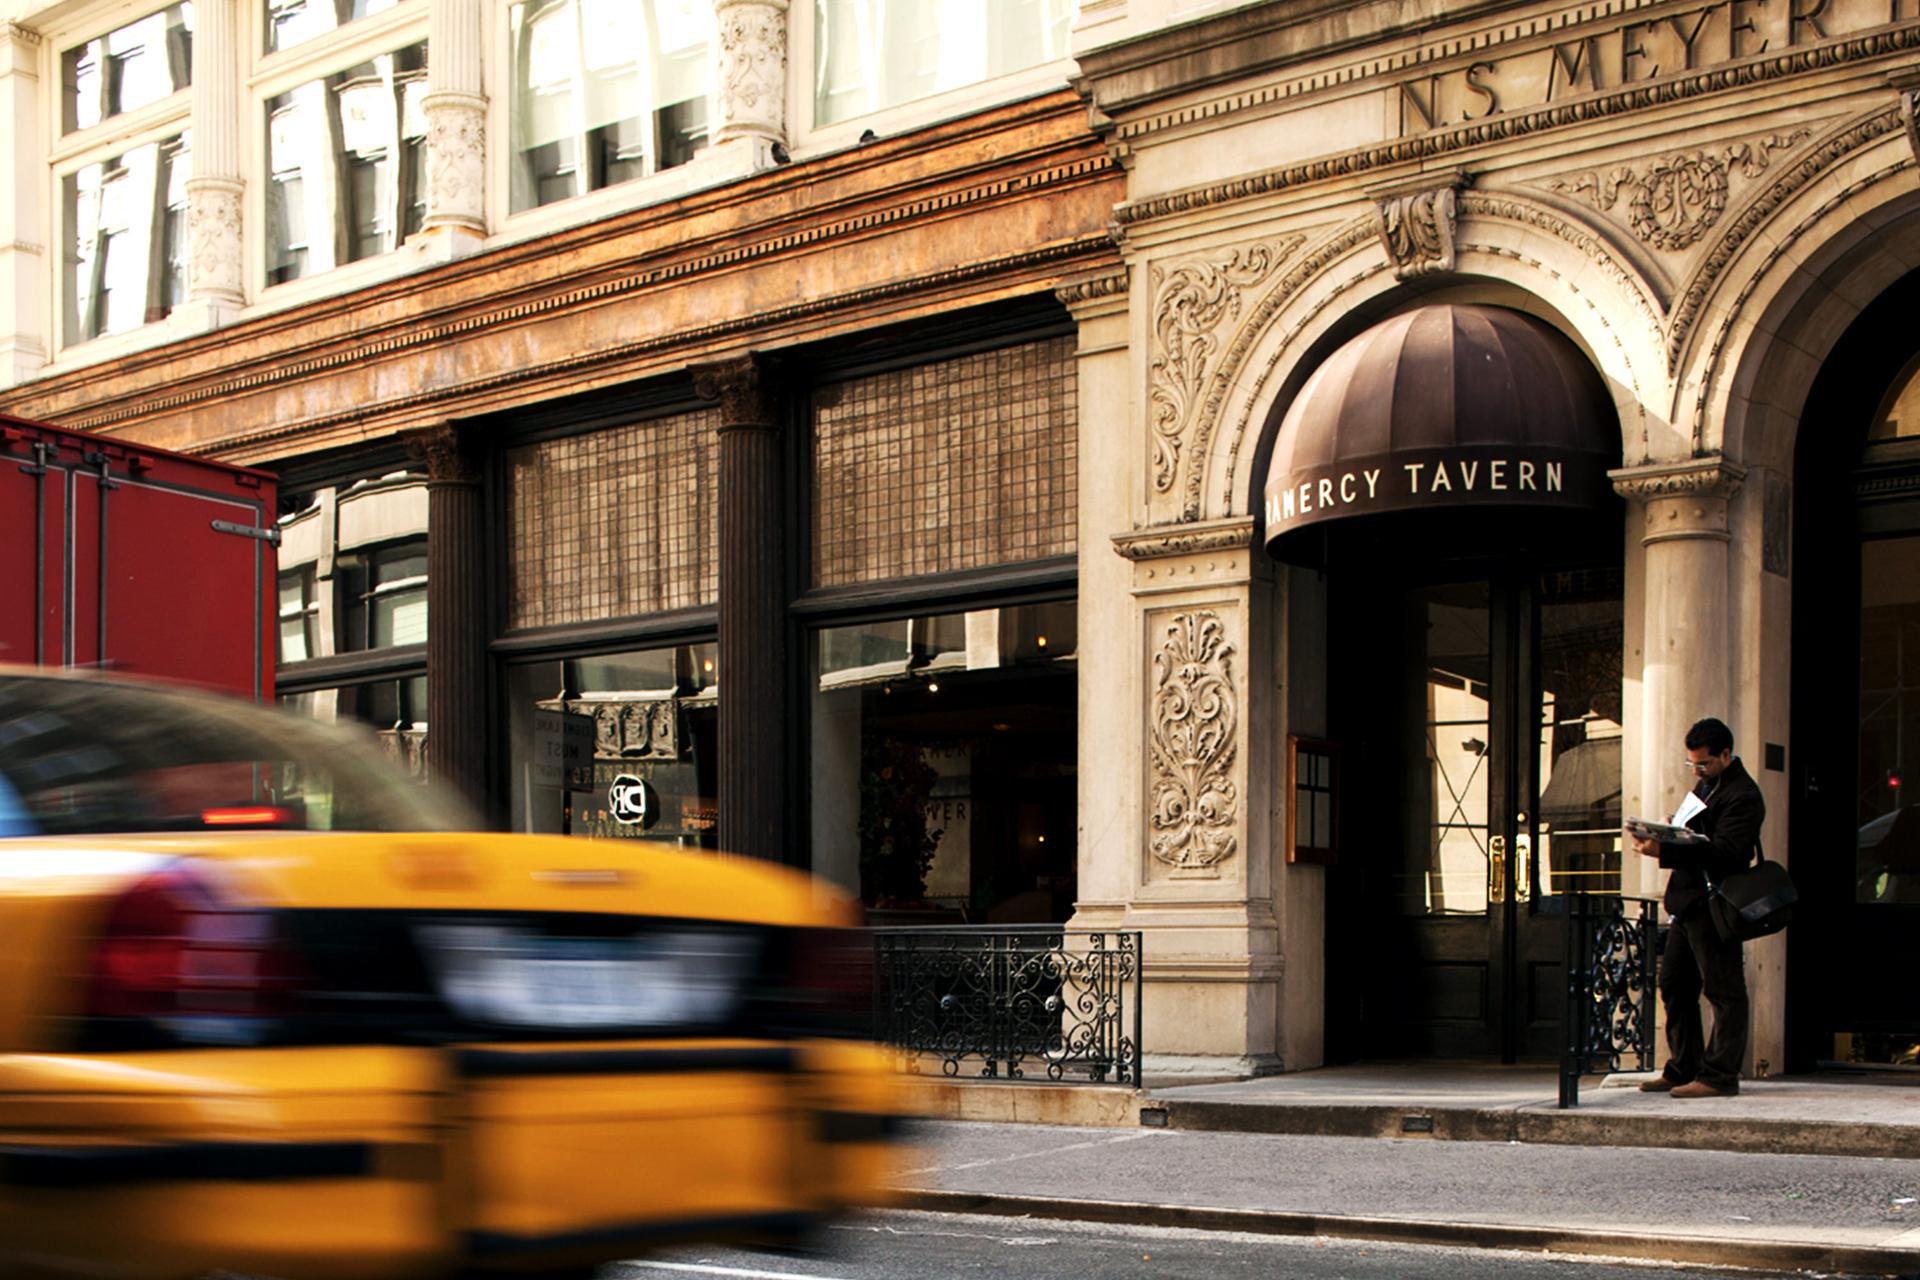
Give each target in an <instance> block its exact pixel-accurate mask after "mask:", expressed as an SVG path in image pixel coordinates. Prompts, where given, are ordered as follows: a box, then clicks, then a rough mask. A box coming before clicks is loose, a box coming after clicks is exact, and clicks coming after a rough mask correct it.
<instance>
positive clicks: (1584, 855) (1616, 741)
mask: <svg viewBox="0 0 1920 1280" xmlns="http://www.w3.org/2000/svg"><path fill="white" fill-rule="evenodd" d="M1623 579H1624V575H1623V574H1622V573H1621V572H1620V571H1619V570H1617V569H1609V570H1586V571H1582V572H1573V573H1552V574H1547V575H1545V576H1544V578H1543V580H1542V581H1541V583H1540V584H1539V609H1540V656H1539V663H1540V740H1539V744H1538V749H1539V755H1538V757H1537V759H1538V761H1539V770H1540V776H1539V786H1540V799H1539V813H1538V815H1537V818H1538V822H1537V828H1536V829H1537V832H1538V834H1537V836H1536V839H1535V849H1536V852H1537V856H1538V858H1539V864H1538V877H1539V882H1540V889H1541V891H1543V892H1545V893H1546V894H1548V895H1549V896H1553V895H1558V894H1565V893H1619V892H1620V888H1621V886H1620V824H1621V822H1622V821H1623V819H1624V815H1623V814H1622V812H1621V807H1620V796H1621V784H1620V776H1621V775H1620V744H1621V735H1622V730H1621V725H1620V718H1621V714H1622V703H1621V693H1620V690H1621V687H1622V685H1621V681H1622V678H1623V675H1622V669H1621V657H1622V651H1623V649H1622V637H1623V636H1624V635H1625V631H1624V629H1623V624H1622V616H1621V615H1622V606H1621V598H1622V591H1623V587H1624V581H1623Z"/></svg>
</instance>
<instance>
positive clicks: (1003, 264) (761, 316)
mask: <svg viewBox="0 0 1920 1280" xmlns="http://www.w3.org/2000/svg"><path fill="white" fill-rule="evenodd" d="M1111 250H1112V241H1111V240H1109V239H1108V238H1107V237H1106V236H1104V235H1100V236H1094V237H1089V238H1088V239H1085V240H1080V241H1070V242H1067V243H1064V244H1059V245H1049V246H1045V247H1043V248H1040V249H1036V250H1033V251H1031V252H1028V253H1023V254H1017V255H1013V256H1010V257H1004V258H994V259H989V260H987V261H983V262H978V263H971V264H969V265H968V266H966V267H959V268H953V269H950V270H946V271H939V272H934V273H931V274H929V275H923V276H915V277H909V278H902V279H899V280H894V281H889V282H888V283H887V284H885V285H881V286H876V287H874V288H869V289H857V290H852V291H850V292H847V293H843V294H830V295H827V296H825V297H821V298H815V299H810V300H809V301H807V302H802V303H796V304H794V305H792V306H789V307H782V308H779V309H777V310H773V311H761V312H758V313H756V314H753V315H746V316H738V317H731V318H728V319H726V320H720V321H716V322H714V323H713V324H709V325H702V326H699V327H696V328H683V329H679V330H676V331H674V332H673V333H670V334H663V335H660V336H658V337H651V338H642V339H637V340H635V341H632V342H626V343H621V344H618V345H615V346H612V347H607V348H603V349H600V350H597V351H591V352H584V353H582V354H580V355H577V356H574V357H572V358H571V359H568V360H563V361H553V362H549V363H546V364H541V365H537V366H531V367H522V368H515V369H508V370H503V371H502V372H499V373H496V374H493V375H491V376H488V377H485V378H478V379H474V380H472V381H468V382H463V383H457V384H452V385H446V386H439V387H433V388H430V389H424V390H421V391H417V392H414V393H413V394H410V395H404V396H396V397H392V398H389V399H386V400H383V401H381V402H380V403H379V404H377V405H355V406H348V407H345V408H343V409H341V410H340V411H339V412H336V413H329V414H323V415H319V416H315V417H311V418H303V419H301V420H299V421H297V422H286V423H281V424H278V425H275V426H272V427H268V428H265V429H263V430H260V431H251V432H246V433H244V434H240V435H233V436H226V437H222V438H220V439H217V440H207V441H204V442H202V443H200V444H198V445H196V447H195V451H196V452H205V453H208V454H209V455H211V456H215V457H227V456H232V455H236V454H245V455H246V456H249V457H263V456H270V455H271V452H272V448H273V446H275V445H276V444H279V443H282V442H288V441H292V440H296V439H301V440H302V441H303V443H306V444H312V443H314V442H313V441H310V440H306V439H305V438H306V437H311V436H314V435H316V434H319V433H324V432H328V431H333V430H337V429H343V428H351V429H353V430H354V431H355V432H356V433H357V434H362V435H364V434H368V433H367V432H366V431H365V428H366V424H367V423H368V421H369V420H370V419H372V418H374V417H376V416H379V417H389V418H394V419H398V420H402V421H410V420H412V419H413V418H414V417H417V416H419V415H421V414H431V413H434V412H447V411H449V410H451V409H454V408H457V407H458V406H460V405H461V403H462V402H463V401H470V400H472V399H474V398H479V397H486V396H490V395H498V394H499V393H502V392H505V391H510V390H513V389H515V388H521V387H540V386H543V385H544V384H559V385H561V386H563V387H564V386H566V385H567V384H571V383H574V382H576V381H579V380H582V379H588V378H591V377H594V376H596V375H610V374H611V373H612V372H614V371H619V370H622V369H630V370H632V371H633V374H634V376H643V375H644V374H645V373H646V372H649V371H650V370H649V369H647V368H646V366H647V365H648V364H649V363H650V362H654V361H657V360H658V359H659V357H660V356H661V355H662V354H664V353H666V352H669V351H677V352H684V353H685V354H686V355H687V357H688V358H689V359H690V360H697V359H699V358H700V357H702V356H704V355H706V354H707V353H709V352H712V351H713V350H714V348H715V347H716V346H722V345H724V346H728V347H732V348H738V347H739V346H740V345H741V341H742V339H743V338H746V337H748V336H749V335H753V334H755V333H756V332H759V331H765V330H777V329H779V328H781V327H782V326H787V325H791V324H794V323H795V322H798V321H804V320H810V319H813V318H816V317H824V316H829V315H832V314H834V313H836V312H841V311H853V310H855V309H858V308H860V307H865V306H873V305H877V304H883V303H886V302H888V301H890V300H895V299H903V298H912V297H915V296H935V295H938V294H939V293H940V292H941V291H943V290H948V289H953V288H956V287H963V286H967V285H971V284H973V283H974V282H977V281H996V282H998V281H1003V280H1007V279H1010V278H1011V279H1018V278H1019V276H1020V275H1021V274H1022V273H1030V272H1035V271H1052V270H1055V269H1057V267H1058V264H1061V263H1065V264H1068V265H1069V266H1071V265H1072V264H1074V263H1077V262H1081V261H1084V260H1086V259H1089V258H1093V257H1096V256H1099V255H1102V254H1104V253H1108V252H1111ZM207 398H210V397H208V396H196V397H194V399H200V400H204V399H207ZM181 402H182V403H184V402H185V401H184V398H183V399H182V401H181ZM169 407H177V405H170V406H169ZM63 425H70V426H74V427H76V428H77V429H81V430H90V429H91V430H97V429H98V428H97V427H92V426H90V425H89V424H88V422H87V420H85V419H76V420H71V421H68V422H65V423H63Z"/></svg>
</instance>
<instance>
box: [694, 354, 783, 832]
mask: <svg viewBox="0 0 1920 1280" xmlns="http://www.w3.org/2000/svg"><path fill="white" fill-rule="evenodd" d="M694 374H695V377H696V380H697V381H696V385H697V386H698V387H699V389H700V392H701V394H702V395H705V396H707V397H708V398H710V399H717V400H718V401H719V402H720V485H719V489H720V493H719V502H720V844H721V847H722V848H724V849H727V850H730V851H731V852H734V853H742V854H748V855H751V856H753V857H757V858H767V859H770V860H773V861H780V860H783V859H784V858H785V857H786V856H787V855H788V854H789V853H790V852H793V850H790V849H789V847H788V846H789V843H790V842H789V841H788V840H787V838H786V816H787V815H786V780H787V767H788V760H787V711H786V709H787V693H788V690H787V644H786V636H787V618H786V607H787V599H786V597H787V591H786V544H785V539H784V537H783V534H784V532H785V523H786V521H785V504H784V502H783V500H782V499H783V495H784V494H785V491H786V489H785V485H784V484H783V483H782V477H781V467H780V444H781V441H780V423H779V412H778V405H777V404H776V403H775V400H774V397H773V396H771V395H770V394H769V393H768V388H767V384H766V378H765V372H764V370H763V369H762V368H761V367H760V364H759V362H758V361H757V360H755V358H754V357H753V356H751V355H746V356H741V357H739V358H737V359H734V360H728V361H725V362H723V363H719V364H711V365H703V366H701V367H699V368H696V369H695V370H694Z"/></svg>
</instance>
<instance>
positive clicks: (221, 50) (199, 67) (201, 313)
mask: <svg viewBox="0 0 1920 1280" xmlns="http://www.w3.org/2000/svg"><path fill="white" fill-rule="evenodd" d="M240 4H241V0H201V3H199V4H196V5H194V7H193V176H192V177H191V178H188V179H187V244H188V255H189V256H188V277H187V302H188V308H187V311H188V315H189V317H190V323H192V324H193V325H194V326H195V327H212V326H214V325H217V324H220V323H222V322H223V321H224V320H225V319H226V318H227V317H228V316H229V315H230V314H231V313H232V312H234V311H236V310H238V309H239V308H240V307H241V306H242V305H243V304H244V303H245V302H246V268H245V257H244V244H243V242H242V240H241V233H240V227H241V221H240V217H241V213H240V210H241V201H242V200H243V198H244V197H245V195H246V191H247V184H246V180H245V178H244V177H242V174H243V172H244V170H243V169H242V168H241V164H240V132H241V129H240V112H241V108H242V107H243V106H244V105H245V95H244V94H243V93H242V92H241V89H240V29H241V22H240Z"/></svg>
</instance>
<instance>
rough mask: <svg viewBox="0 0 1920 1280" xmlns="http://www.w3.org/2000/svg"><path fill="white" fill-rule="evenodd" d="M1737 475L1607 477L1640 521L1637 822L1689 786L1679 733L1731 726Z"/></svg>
mask: <svg viewBox="0 0 1920 1280" xmlns="http://www.w3.org/2000/svg"><path fill="white" fill-rule="evenodd" d="M1745 475H1746V472H1745V470H1744V469H1743V468H1741V467H1739V466H1738V465H1736V464H1734V463H1732V462H1729V461H1728V460H1726V459H1725V458H1722V457H1718V456H1715V457H1708V458H1690V459H1687V460H1686V461H1684V462H1674V463H1654V464H1650V465H1647V466H1639V467H1625V468H1622V469H1621V470H1618V471H1615V472H1613V473H1612V474H1611V478H1612V480H1613V487H1614V491H1615V492H1616V493H1618V494H1620V496H1621V497H1623V498H1626V499H1628V500H1629V501H1630V502H1632V503H1634V504H1635V505H1636V506H1637V507H1638V508H1639V509H1640V511H1641V515H1642V525H1641V534H1640V541H1641V543H1642V545H1643V547H1644V548H1645V551H1644V555H1645V562H1644V568H1643V570H1642V582H1643V590H1642V592H1641V598H1642V599H1643V600H1644V601H1645V604H1644V605H1643V614H1642V631H1641V643H1642V650H1641V651H1642V654H1643V655H1644V659H1643V661H1644V665H1643V668H1642V675H1641V682H1640V698H1641V705H1640V743H1641V749H1640V791H1639V796H1640V803H1641V805H1642V806H1643V810H1642V811H1643V813H1644V815H1645V816H1649V817H1655V818H1665V817H1666V816H1667V815H1668V814H1670V813H1672V812H1673V810H1674V808H1675V807H1676V806H1677V805H1678V804H1679V803H1680V799H1681V795H1682V794H1683V793H1684V792H1685V791H1686V790H1687V789H1688V788H1689V787H1690V786H1691V785H1692V783H1693V779H1692V778H1691V777H1690V776H1689V775H1688V774H1686V773H1685V772H1684V771H1683V770H1681V769H1680V768H1679V767H1678V765H1677V764H1676V763H1675V762H1676V761H1680V760H1683V759H1685V757H1686V749H1685V747H1684V745H1683V742H1684V740H1685V738H1686V733H1687V729H1688V727H1689V726H1691V725H1692V724H1693V723H1694V721H1696V720H1699V719H1701V718H1702V717H1704V716H1715V717H1718V718H1720V719H1723V720H1728V721H1731V720H1732V719H1733V710H1732V706H1731V701H1732V697H1733V666H1734V661H1735V659H1734V648H1733V623H1732V616H1731V613H1730V611H1729V610H1730V605H1729V598H1728V591H1727V587H1728V578H1729V574H1730V572H1731V555H1730V550H1731V548H1730V544H1731V542H1732V533H1731V532H1730V528H1729V525H1728V520H1727V502H1728V500H1729V499H1730V498H1732V497H1733V495H1734V494H1736V493H1738V492H1739V490H1740V482H1741V480H1742V479H1743V478H1744V476H1745ZM1629 861H1630V862H1632V863H1639V862H1641V861H1642V860H1641V859H1637V858H1635V859H1629ZM1636 869H1637V870H1642V871H1646V872H1648V873H1649V874H1652V872H1651V869H1650V868H1629V871H1630V872H1631V871H1632V870H1636ZM1643 887H1644V888H1646V889H1651V888H1652V886H1651V885H1645V886H1643Z"/></svg>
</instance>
